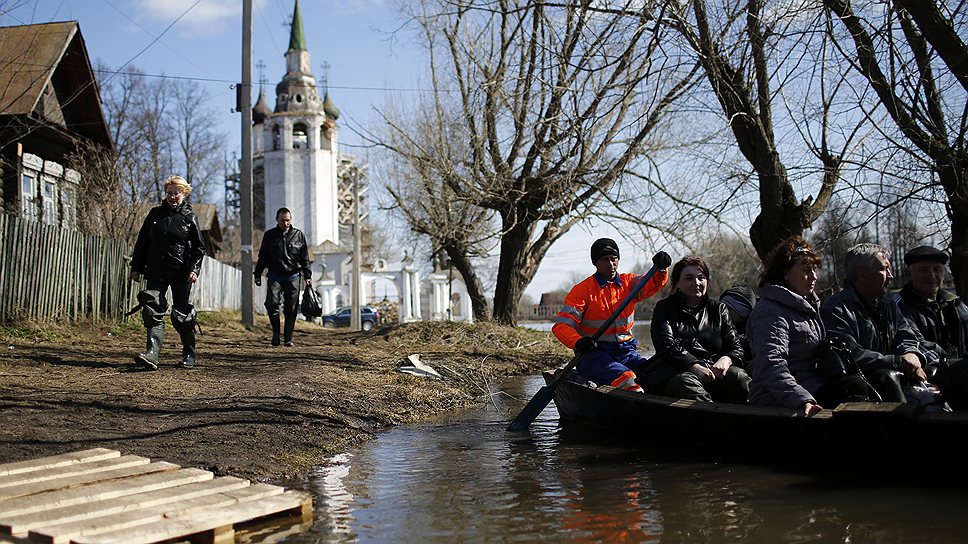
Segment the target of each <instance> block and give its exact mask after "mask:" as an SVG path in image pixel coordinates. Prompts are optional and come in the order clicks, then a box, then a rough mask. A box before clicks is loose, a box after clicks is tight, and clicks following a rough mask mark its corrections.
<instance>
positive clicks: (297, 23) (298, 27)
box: [289, 0, 306, 51]
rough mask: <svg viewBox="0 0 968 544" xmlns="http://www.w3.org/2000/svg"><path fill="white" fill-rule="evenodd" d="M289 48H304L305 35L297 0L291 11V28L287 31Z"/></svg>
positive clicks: (299, 49)
mask: <svg viewBox="0 0 968 544" xmlns="http://www.w3.org/2000/svg"><path fill="white" fill-rule="evenodd" d="M289 50H290V51H293V50H296V51H305V50H306V36H304V35H303V25H302V15H300V14H299V0H296V9H295V10H293V12H292V30H291V32H290V33H289Z"/></svg>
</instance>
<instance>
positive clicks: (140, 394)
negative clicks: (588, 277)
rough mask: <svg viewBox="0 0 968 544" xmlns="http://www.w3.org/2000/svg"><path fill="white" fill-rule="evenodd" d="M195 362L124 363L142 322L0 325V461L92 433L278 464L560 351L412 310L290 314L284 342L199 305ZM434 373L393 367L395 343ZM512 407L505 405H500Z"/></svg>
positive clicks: (165, 354) (139, 447)
mask: <svg viewBox="0 0 968 544" xmlns="http://www.w3.org/2000/svg"><path fill="white" fill-rule="evenodd" d="M200 321H201V326H202V336H200V337H199V340H198V344H199V348H198V349H199V362H198V365H197V367H196V368H194V369H191V370H184V369H178V368H175V363H177V361H178V358H179V355H180V353H181V351H180V344H178V337H177V334H175V333H174V331H173V330H172V329H171V326H170V324H166V326H167V329H166V337H165V341H164V349H163V351H162V366H161V367H160V368H159V369H158V370H157V371H154V372H151V371H143V370H140V369H139V368H138V367H135V366H134V365H132V364H131V362H130V361H131V356H132V354H134V353H135V352H136V351H139V350H141V349H143V347H144V329H143V327H141V325H140V323H138V322H137V321H135V320H131V321H129V322H126V323H124V324H122V325H118V326H113V327H112V326H110V325H91V324H87V325H83V326H72V327H57V326H40V325H31V324H21V325H19V326H16V327H10V326H8V327H3V328H0V463H5V462H12V461H21V460H25V459H31V458H36V457H43V456H48V455H55V454H58V453H64V452H68V451H75V450H83V449H89V448H95V447H103V448H110V449H115V450H119V451H121V452H122V453H130V454H135V455H141V456H144V457H149V458H151V459H152V460H164V461H169V462H173V463H177V464H180V465H182V466H186V467H189V466H191V467H200V468H204V469H207V470H211V471H213V472H215V473H216V474H218V475H232V476H238V477H243V478H249V479H258V480H262V481H270V480H275V479H279V478H286V477H289V476H292V475H294V474H297V473H299V472H302V471H305V469H306V468H308V467H309V466H311V465H314V464H318V463H321V462H323V461H324V460H325V459H326V458H327V457H329V456H332V455H333V454H335V453H339V452H342V451H346V450H347V449H350V448H352V447H354V446H355V445H358V444H359V443H360V442H361V441H364V440H367V439H369V438H372V437H373V436H374V435H375V433H378V432H380V431H381V430H385V429H387V428H389V427H390V426H392V425H397V424H401V423H408V422H415V421H419V420H422V419H429V418H432V417H434V416H435V415H437V414H440V413H442V412H444V411H448V410H453V409H458V408H465V407H473V406H475V405H483V403H484V402H485V401H486V398H487V391H488V389H489V388H493V387H494V385H493V383H492V381H493V380H495V379H496V378H498V377H502V376H508V375H515V374H530V373H536V372H538V371H540V370H542V369H545V368H549V367H552V366H555V365H558V364H561V363H563V362H565V361H567V356H568V353H567V352H566V351H565V350H564V349H563V348H562V346H561V345H560V344H558V343H557V342H556V341H554V339H553V338H552V337H551V335H550V334H549V333H540V332H535V331H530V330H525V329H521V328H517V329H514V328H509V327H500V326H497V325H493V324H488V323H482V324H475V325H461V324H456V323H443V322H434V323H429V322H428V323H413V324H408V325H403V326H395V327H389V328H379V329H375V330H373V331H369V332H358V333H352V332H348V331H346V330H345V329H343V330H340V329H324V328H322V327H320V326H318V325H315V324H313V323H308V322H299V323H298V326H297V328H296V333H295V335H294V341H295V344H296V345H295V346H294V347H290V348H286V347H277V348H273V347H271V346H270V345H269V336H270V332H269V326H268V321H267V320H266V318H265V317H263V316H258V315H257V316H256V325H255V328H254V330H252V331H249V330H246V329H245V328H243V327H242V326H241V324H240V318H239V315H238V314H231V313H213V314H203V315H202V316H201V318H200ZM413 353H417V354H420V356H421V360H422V361H423V362H425V363H427V364H429V365H430V366H432V367H434V368H435V369H436V370H437V371H438V372H440V373H441V375H442V376H443V377H444V380H441V381H435V380H429V379H424V378H418V377H414V376H411V375H408V374H404V373H400V372H398V371H397V370H396V369H397V367H399V366H400V365H401V364H403V363H404V362H405V358H406V356H407V355H409V354H413ZM511 417H513V414H512V415H511Z"/></svg>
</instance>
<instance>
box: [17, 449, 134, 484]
mask: <svg viewBox="0 0 968 544" xmlns="http://www.w3.org/2000/svg"><path fill="white" fill-rule="evenodd" d="M150 462H151V459H148V458H147V457H141V456H138V455H124V456H121V457H116V458H113V459H104V460H101V461H90V462H87V463H73V464H70V465H66V466H61V467H56V468H50V469H48V470H40V471H38V470H35V471H32V472H23V473H20V474H11V475H9V476H0V493H4V491H3V488H5V487H11V486H15V485H16V486H22V485H27V484H33V483H37V482H44V481H47V480H56V479H60V478H69V477H71V476H83V475H85V474H96V473H98V472H107V471H109V470H115V469H120V468H125V467H134V466H138V465H147V464H148V463H150Z"/></svg>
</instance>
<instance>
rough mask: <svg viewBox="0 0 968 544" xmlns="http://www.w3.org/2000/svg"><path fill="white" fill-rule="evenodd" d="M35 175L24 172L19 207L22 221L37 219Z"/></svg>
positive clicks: (28, 171)
mask: <svg viewBox="0 0 968 544" xmlns="http://www.w3.org/2000/svg"><path fill="white" fill-rule="evenodd" d="M36 195H37V173H36V172H33V171H30V170H24V174H23V177H22V178H21V185H20V198H21V207H20V210H21V212H22V215H23V218H24V219H36V218H37V200H36Z"/></svg>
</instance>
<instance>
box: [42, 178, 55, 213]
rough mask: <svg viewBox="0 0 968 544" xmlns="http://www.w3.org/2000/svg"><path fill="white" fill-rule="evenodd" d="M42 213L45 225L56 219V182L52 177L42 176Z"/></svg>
mask: <svg viewBox="0 0 968 544" xmlns="http://www.w3.org/2000/svg"><path fill="white" fill-rule="evenodd" d="M43 203H44V215H43V218H42V219H43V221H44V224H45V225H53V224H54V222H55V221H56V220H57V183H55V182H54V179H53V178H49V177H47V176H44V196H43Z"/></svg>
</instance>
